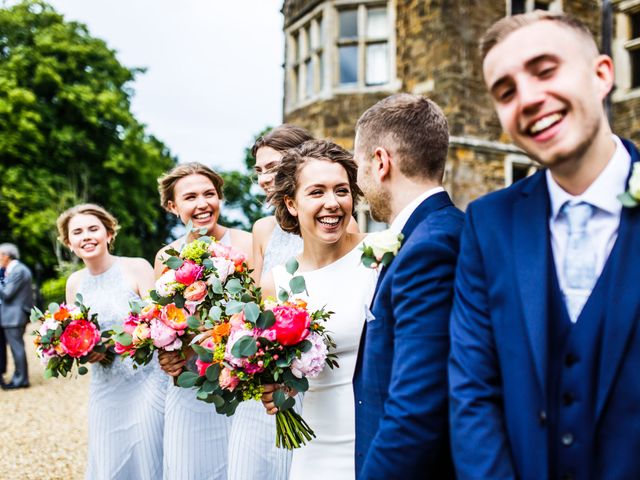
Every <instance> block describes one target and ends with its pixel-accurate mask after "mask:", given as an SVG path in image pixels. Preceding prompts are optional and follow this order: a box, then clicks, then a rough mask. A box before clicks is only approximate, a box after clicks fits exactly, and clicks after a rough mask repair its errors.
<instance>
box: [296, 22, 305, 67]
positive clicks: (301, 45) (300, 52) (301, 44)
mask: <svg viewBox="0 0 640 480" xmlns="http://www.w3.org/2000/svg"><path fill="white" fill-rule="evenodd" d="M304 42H305V39H304V34H303V31H302V30H300V33H299V34H298V56H297V57H296V59H297V61H298V62H301V61H302V60H304V56H305V48H304Z"/></svg>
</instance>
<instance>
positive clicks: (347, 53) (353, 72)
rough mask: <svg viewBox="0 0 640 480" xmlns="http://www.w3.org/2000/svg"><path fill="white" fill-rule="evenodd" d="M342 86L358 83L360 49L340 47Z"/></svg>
mask: <svg viewBox="0 0 640 480" xmlns="http://www.w3.org/2000/svg"><path fill="white" fill-rule="evenodd" d="M339 56H340V85H345V84H349V83H357V82H358V47H357V46H356V45H349V46H348V47H340V49H339Z"/></svg>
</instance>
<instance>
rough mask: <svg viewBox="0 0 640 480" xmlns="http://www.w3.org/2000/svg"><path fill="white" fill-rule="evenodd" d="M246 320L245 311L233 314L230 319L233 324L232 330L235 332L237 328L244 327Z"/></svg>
mask: <svg viewBox="0 0 640 480" xmlns="http://www.w3.org/2000/svg"><path fill="white" fill-rule="evenodd" d="M245 322H246V320H245V318H244V312H238V313H234V314H233V315H231V318H230V319H229V324H230V325H231V331H232V332H235V331H236V330H242V329H244V324H245Z"/></svg>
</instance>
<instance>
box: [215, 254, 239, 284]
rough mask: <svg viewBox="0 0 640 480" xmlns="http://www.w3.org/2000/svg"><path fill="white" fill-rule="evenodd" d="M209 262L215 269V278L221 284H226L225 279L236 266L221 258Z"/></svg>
mask: <svg viewBox="0 0 640 480" xmlns="http://www.w3.org/2000/svg"><path fill="white" fill-rule="evenodd" d="M211 261H212V262H213V266H214V268H215V269H216V276H217V277H218V279H219V280H220V282H222V283H224V282H226V281H227V277H228V276H229V275H231V274H233V273H234V272H235V271H236V266H235V265H234V264H233V262H232V261H231V260H228V259H226V258H222V257H213V258H212V259H211Z"/></svg>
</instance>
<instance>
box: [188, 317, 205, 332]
mask: <svg viewBox="0 0 640 480" xmlns="http://www.w3.org/2000/svg"><path fill="white" fill-rule="evenodd" d="M187 325H189V328H192V329H193V330H197V329H198V328H200V326H201V325H202V324H201V323H200V320H198V318H197V317H194V316H193V315H189V316H188V317H187Z"/></svg>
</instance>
